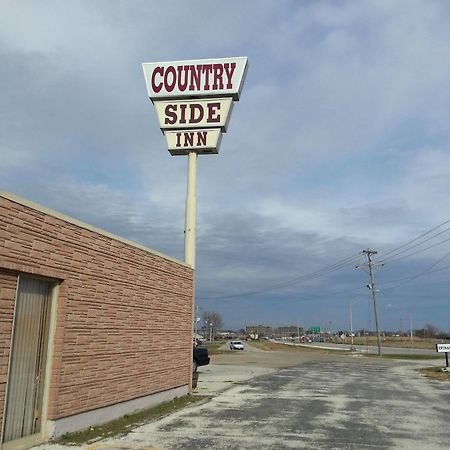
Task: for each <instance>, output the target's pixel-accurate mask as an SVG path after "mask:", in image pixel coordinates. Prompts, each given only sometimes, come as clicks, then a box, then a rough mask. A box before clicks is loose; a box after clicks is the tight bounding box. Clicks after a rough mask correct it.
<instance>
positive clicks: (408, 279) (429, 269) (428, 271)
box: [383, 252, 450, 292]
mask: <svg viewBox="0 0 450 450" xmlns="http://www.w3.org/2000/svg"><path fill="white" fill-rule="evenodd" d="M449 255H450V252H449V253H446V254H445V255H444V256H443V257H441V258H439V259H438V260H437V261H435V262H434V263H433V264H431V266H429V267H427V268H426V269H425V270H423V271H422V272H419V273H418V274H416V275H413V276H410V277H407V278H403V279H400V280H393V281H390V282H389V283H395V282H397V281H400V283H399V284H396V285H395V286H391V287H388V288H385V289H383V292H385V291H389V290H391V289H396V288H397V287H399V286H402V285H404V284H405V283H407V282H408V281H413V280H415V279H417V278H419V277H421V276H423V275H426V274H429V273H434V272H439V271H440V270H443V269H445V268H447V267H450V266H445V267H442V268H441V269H439V270H433V271H431V269H432V268H433V267H436V266H437V265H438V264H439V263H440V262H442V261H443V260H444V259H445V258H447V257H448V256H449Z"/></svg>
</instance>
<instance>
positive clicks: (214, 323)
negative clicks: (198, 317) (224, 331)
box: [202, 311, 223, 339]
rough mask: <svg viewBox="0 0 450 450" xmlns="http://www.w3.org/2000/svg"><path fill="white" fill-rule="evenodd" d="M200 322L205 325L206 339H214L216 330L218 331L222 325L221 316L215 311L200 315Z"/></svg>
mask: <svg viewBox="0 0 450 450" xmlns="http://www.w3.org/2000/svg"><path fill="white" fill-rule="evenodd" d="M202 320H203V322H204V324H205V325H206V332H207V334H206V337H207V338H208V339H209V338H210V337H214V335H215V333H216V332H217V330H220V328H222V325H223V321H222V316H221V315H220V314H219V313H218V312H215V311H205V312H204V313H203V314H202Z"/></svg>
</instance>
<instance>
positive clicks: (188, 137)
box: [184, 132, 194, 147]
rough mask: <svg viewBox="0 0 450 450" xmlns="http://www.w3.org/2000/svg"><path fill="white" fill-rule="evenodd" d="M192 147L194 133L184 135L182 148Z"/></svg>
mask: <svg viewBox="0 0 450 450" xmlns="http://www.w3.org/2000/svg"><path fill="white" fill-rule="evenodd" d="M193 145H194V133H193V132H190V133H184V146H185V147H189V146H191V147H192V146H193Z"/></svg>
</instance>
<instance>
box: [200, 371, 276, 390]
mask: <svg viewBox="0 0 450 450" xmlns="http://www.w3.org/2000/svg"><path fill="white" fill-rule="evenodd" d="M274 370H275V369H270V368H266V367H252V366H251V365H240V366H238V365H216V364H210V365H208V366H201V367H199V369H198V373H199V377H198V383H197V389H196V390H195V394H198V395H216V394H218V393H219V392H222V391H224V390H226V389H228V388H230V387H231V386H233V385H234V384H236V383H239V382H242V381H246V380H249V379H251V378H254V377H257V376H260V375H264V374H268V373H271V372H273V371H274Z"/></svg>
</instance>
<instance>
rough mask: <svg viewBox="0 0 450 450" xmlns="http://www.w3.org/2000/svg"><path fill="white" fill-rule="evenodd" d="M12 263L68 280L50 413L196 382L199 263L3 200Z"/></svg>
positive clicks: (5, 243)
mask: <svg viewBox="0 0 450 450" xmlns="http://www.w3.org/2000/svg"><path fill="white" fill-rule="evenodd" d="M2 269H3V271H4V270H6V269H7V270H10V271H17V272H25V273H29V274H37V275H41V276H45V277H50V278H55V279H57V280H60V285H59V292H58V301H57V305H58V308H57V327H56V335H55V345H54V357H53V361H52V362H53V371H52V379H51V388H50V406H49V416H48V418H49V419H52V420H54V419H58V418H61V417H66V416H69V415H72V414H75V413H79V412H84V411H89V410H92V409H96V408H99V407H103V406H107V405H111V404H114V403H118V402H122V401H126V400H130V399H133V398H137V397H141V396H145V395H149V394H152V393H156V392H160V391H163V390H167V389H171V388H174V387H178V386H182V385H186V384H188V383H189V378H190V351H191V345H192V342H191V323H192V296H193V270H192V269H191V268H189V267H187V266H185V265H183V264H180V263H177V262H175V261H173V260H171V259H169V258H165V257H163V256H161V255H158V254H155V253H152V252H150V251H146V250H145V249H142V248H140V247H139V246H133V245H130V244H129V243H125V242H122V241H121V240H117V239H114V238H112V237H111V236H105V235H103V234H101V233H98V232H96V231H93V230H90V229H87V228H84V227H83V226H80V225H79V224H74V223H71V222H69V221H66V220H64V218H61V217H55V216H54V215H52V214H49V213H46V212H42V211H40V210H38V209H34V208H33V207H30V206H29V205H27V206H25V205H23V204H21V203H20V202H19V203H17V202H15V201H11V200H10V199H8V198H5V197H2V196H0V270H2ZM4 278H5V280H6V281H5V280H4V281H3V283H5V285H6V287H5V289H6V290H5V293H4V294H3V291H0V293H2V294H0V302H4V300H2V295H4V296H6V297H7V298H8V299H9V300H7V301H6V308H7V311H9V314H11V305H10V300H11V299H10V298H9V297H8V296H10V294H11V292H12V291H11V288H12V289H13V290H14V285H13V283H12V281H11V279H10V278H11V277H9V278H8V277H4ZM1 283H2V278H1V277H0V286H3V284H1ZM8 283H9V284H8ZM2 304H3V303H0V305H2ZM2 316H3V309H2ZM3 326H5V330H7V327H10V322H9V321H8V319H7V318H6V320H5V322H2V331H3ZM7 333H8V332H7V331H5V334H7ZM0 340H1V341H0V342H1V345H2V348H1V353H0V354H1V355H4V354H5V353H7V352H8V349H7V348H5V347H4V346H5V345H9V342H7V343H6V344H5V342H4V340H3V334H1V333H0ZM2 358H3V356H2ZM1 361H2V363H4V360H3V359H2V360H1ZM1 370H2V371H1V372H0V377H1V376H2V375H1V374H3V372H4V368H3V365H2V366H1ZM1 380H2V378H0V383H1ZM1 387H2V385H1V384H0V389H1ZM3 392H4V389H3ZM2 395H3V394H2V393H1V392H0V402H1V398H3V397H1V396H2Z"/></svg>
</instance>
